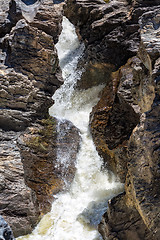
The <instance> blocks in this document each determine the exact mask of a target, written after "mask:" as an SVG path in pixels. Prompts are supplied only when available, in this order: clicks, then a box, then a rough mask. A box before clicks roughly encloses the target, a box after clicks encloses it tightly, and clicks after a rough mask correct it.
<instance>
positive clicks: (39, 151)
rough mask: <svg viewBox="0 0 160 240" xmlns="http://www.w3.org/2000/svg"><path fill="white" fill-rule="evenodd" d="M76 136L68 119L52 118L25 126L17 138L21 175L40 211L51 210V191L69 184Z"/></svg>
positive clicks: (76, 149)
mask: <svg viewBox="0 0 160 240" xmlns="http://www.w3.org/2000/svg"><path fill="white" fill-rule="evenodd" d="M80 139H81V138H80V135H79V131H78V130H77V128H76V127H75V126H74V125H73V124H72V123H71V122H69V121H62V122H61V121H60V122H59V121H58V120H57V119H55V118H52V117H50V118H48V119H44V120H42V121H40V123H38V124H34V125H33V126H31V127H29V128H27V129H26V131H25V132H24V133H23V134H22V135H21V136H20V137H19V139H18V146H19V148H20V154H21V157H22V162H23V166H24V178H25V181H26V184H27V186H29V187H30V188H31V189H32V190H33V191H34V192H35V194H36V196H37V201H38V204H39V208H40V212H41V213H42V214H44V213H46V212H48V211H49V210H50V209H51V204H52V202H53V199H54V197H53V194H56V193H58V192H59V191H63V190H65V189H67V188H68V187H69V186H70V184H71V182H72V180H73V178H74V173H75V170H76V156H77V152H78V150H79V146H80Z"/></svg>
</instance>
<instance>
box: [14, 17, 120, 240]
mask: <svg viewBox="0 0 160 240" xmlns="http://www.w3.org/2000/svg"><path fill="white" fill-rule="evenodd" d="M56 48H57V51H58V56H59V61H60V67H61V69H62V74H63V78H64V80H65V81H64V84H63V85H62V86H61V87H60V88H59V89H58V90H57V91H56V93H55V94H54V96H53V99H54V102H55V103H54V105H53V106H52V107H51V108H50V111H49V113H50V115H52V116H55V117H57V118H58V119H60V120H62V121H63V119H67V120H69V121H71V122H72V123H73V124H74V125H75V126H76V127H77V128H78V129H79V130H80V134H81V137H82V142H81V147H80V150H79V152H78V154H77V171H76V174H75V178H74V181H73V183H72V185H71V187H70V189H69V190H68V191H67V192H63V193H60V194H58V195H56V196H55V198H56V200H55V201H54V202H53V204H52V210H51V212H50V213H48V214H46V215H45V216H44V217H43V218H42V220H41V221H40V223H39V224H38V226H37V227H36V228H35V230H34V231H33V232H32V234H30V235H28V236H24V237H19V238H18V240H22V239H23V240H26V239H29V240H100V239H102V238H101V236H100V234H99V233H98V231H97V225H98V223H99V222H100V220H101V217H102V215H103V213H104V212H105V211H106V209H107V200H108V199H110V198H111V197H112V196H114V195H117V194H118V193H119V192H121V191H122V190H123V185H122V184H121V183H119V182H117V181H116V180H115V177H114V176H113V175H112V176H110V177H109V174H108V172H107V170H102V160H101V158H100V157H99V155H98V153H97V151H96V148H95V146H94V144H93V140H92V138H91V135H90V132H89V128H88V122H89V114H90V112H91V110H92V107H93V106H94V105H95V104H96V103H97V101H98V99H99V98H98V94H99V92H100V91H101V90H102V88H103V87H104V86H102V85H101V86H98V87H93V88H91V89H88V90H83V91H82V90H81V91H78V90H76V89H75V85H76V82H77V80H78V79H79V78H80V76H81V74H82V71H83V70H81V71H80V70H77V64H78V61H79V59H80V58H81V57H82V56H83V51H84V45H83V44H81V43H80V42H79V40H78V37H77V35H76V33H75V29H74V26H73V25H72V24H71V23H70V22H69V21H68V20H67V19H66V18H65V17H64V19H63V31H62V33H61V35H60V38H59V42H58V43H57V45H56ZM57 155H58V158H59V161H63V162H64V161H66V159H65V156H64V155H63V154H61V153H58V154H57ZM62 158H63V159H62ZM67 158H68V156H67ZM67 161H68V160H67Z"/></svg>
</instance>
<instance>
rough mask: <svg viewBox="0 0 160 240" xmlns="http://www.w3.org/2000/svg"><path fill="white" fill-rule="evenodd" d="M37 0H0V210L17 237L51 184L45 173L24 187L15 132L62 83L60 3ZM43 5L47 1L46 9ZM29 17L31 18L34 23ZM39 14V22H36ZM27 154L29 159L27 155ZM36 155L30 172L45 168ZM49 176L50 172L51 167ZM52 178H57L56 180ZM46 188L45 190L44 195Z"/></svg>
mask: <svg viewBox="0 0 160 240" xmlns="http://www.w3.org/2000/svg"><path fill="white" fill-rule="evenodd" d="M36 2H37V3H36ZM38 2H39V1H32V3H33V4H34V5H33V4H31V5H28V4H27V1H24V0H23V1H20V0H19V1H17V0H11V1H2V0H1V1H0V15H1V16H0V38H1V39H0V48H1V49H0V128H1V130H0V140H1V143H0V148H1V150H0V152H1V154H0V165H1V170H0V191H1V194H0V206H1V207H0V214H1V215H2V216H3V217H4V218H5V219H6V220H7V222H9V224H10V226H11V227H12V229H13V232H14V234H15V236H16V237H17V236H20V235H25V234H28V233H30V232H31V231H32V230H33V228H34V227H35V225H36V224H37V223H38V221H39V219H40V215H41V213H42V212H43V213H44V212H46V211H47V210H49V209H50V204H51V202H50V200H53V198H51V192H53V191H52V190H53V189H52V186H51V192H50V193H49V184H51V182H53V181H50V180H49V178H48V179H47V178H46V179H45V180H46V182H47V180H48V182H47V183H46V182H44V186H42V182H41V185H40V186H39V188H41V187H42V191H40V190H39V189H38V187H37V189H36V187H35V186H36V184H35V183H34V181H33V184H32V185H33V190H32V189H31V188H30V187H29V186H27V184H28V185H29V183H28V181H27V180H28V178H27V177H26V172H27V168H26V170H25V168H24V167H25V163H24V164H22V157H21V155H20V149H19V147H18V146H17V142H20V137H19V136H20V135H23V134H24V132H22V131H24V130H25V129H26V128H27V127H28V126H30V125H32V124H33V122H35V121H37V120H38V119H42V118H47V117H48V109H49V107H50V106H51V105H52V104H53V100H52V98H51V97H52V95H53V93H54V92H55V90H56V89H57V88H58V87H59V86H60V85H61V84H62V77H61V71H60V68H59V63H58V57H57V52H56V49H55V46H54V42H56V41H57V38H58V35H59V33H60V31H61V21H62V5H61V6H60V5H59V6H57V7H55V8H54V4H53V3H52V7H51V1H46V2H47V3H46V2H44V3H43V2H41V3H42V5H43V6H42V5H41V6H40V5H39V3H40V2H39V3H38ZM30 3H31V1H30ZM37 4H38V5H37ZM47 4H50V6H49V8H50V11H49V8H48V7H47ZM38 8H39V13H40V14H39V15H38V16H37V18H36V17H35V16H34V14H36V12H37V14H38ZM28 9H30V10H31V11H28ZM27 11H28V12H27ZM28 13H29V14H30V16H29V18H28V15H27V14H28ZM51 13H52V14H51ZM56 15H57V16H56ZM24 17H25V18H26V20H25V19H24ZM30 17H32V18H33V17H35V22H34V26H33V25H32V23H31V22H30V20H31V18H30ZM50 17H52V19H50ZM40 18H41V20H40ZM44 18H46V19H48V20H49V19H50V24H49V22H47V24H46V25H45V24H44V25H45V28H43V27H42V25H43V23H44V22H45V21H44V20H45V19H44ZM38 19H39V25H38V23H37V22H36V21H38ZM32 20H33V19H32ZM42 22H43V23H42ZM47 25H48V28H47ZM51 26H53V29H52V31H51ZM54 31H55V32H54ZM6 33H7V34H6ZM49 34H51V35H49ZM53 38H54V39H53ZM35 128H36V127H35ZM42 128H43V126H41V125H40V129H42ZM2 129H3V130H5V131H3V130H2ZM10 130H14V131H16V132H11V131H10ZM18 131H21V132H18ZM27 131H29V130H27ZM27 131H26V134H27ZM37 131H38V130H37ZM42 132H43V131H42ZM41 134H42V133H41ZM44 134H45V133H44ZM19 145H20V144H19ZM28 148H29V147H28ZM42 148H43V146H42ZM43 150H44V149H43ZM49 150H51V147H50V149H49ZM45 153H46V152H45ZM49 154H50V153H49V152H48V155H49ZM54 154H55V155H54ZM39 155H40V154H39ZM42 155H43V154H42ZM46 155H47V153H46ZM53 155H54V158H56V151H52V157H53ZM39 157H40V156H39ZM28 159H31V157H30V156H29V154H28ZM28 159H27V160H28ZM27 160H26V161H27ZM36 160H37V163H36V164H35V168H34V169H32V170H33V171H32V173H34V171H35V174H36V173H37V172H38V171H39V170H41V167H43V168H45V167H46V166H45V163H46V162H44V163H43V164H42V161H41V158H40V159H38V158H37V159H36ZM38 161H39V163H38ZM50 162H51V160H50ZM33 165H34V163H33ZM33 165H32V164H31V167H32V166H33ZM46 165H47V163H46ZM46 169H47V168H46ZM52 170H53V168H52ZM46 171H47V170H46ZM46 175H47V172H46V173H45V174H44V176H46ZM29 176H30V175H29ZM33 176H35V175H34V174H33ZM48 176H51V170H50V172H49V173H48ZM33 180H34V179H33ZM41 180H42V179H41ZM52 180H53V179H52ZM35 181H36V180H35ZM57 181H58V183H59V182H60V180H59V179H58V180H57ZM70 181H71V174H70ZM58 183H57V184H58ZM47 184H48V185H47ZM30 185H31V184H30ZM37 186H38V185H37ZM46 186H48V188H47V187H46ZM44 189H45V190H46V192H45V191H44ZM47 191H48V192H47ZM45 193H47V194H48V195H47V196H44V194H45ZM40 194H42V196H40ZM42 202H43V204H42ZM45 203H46V207H45ZM41 210H43V211H42V212H41Z"/></svg>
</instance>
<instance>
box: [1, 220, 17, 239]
mask: <svg viewBox="0 0 160 240" xmlns="http://www.w3.org/2000/svg"><path fill="white" fill-rule="evenodd" d="M0 239H2V240H15V238H14V236H13V233H12V230H11V228H10V227H9V226H8V224H7V223H6V221H5V220H4V218H2V217H1V216H0Z"/></svg>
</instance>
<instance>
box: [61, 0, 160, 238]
mask: <svg viewBox="0 0 160 240" xmlns="http://www.w3.org/2000/svg"><path fill="white" fill-rule="evenodd" d="M159 4H160V1H107V3H105V2H104V1H89V0H85V1H80V0H76V1H73V0H68V1H67V4H66V6H65V9H64V13H65V15H66V16H67V17H68V18H69V19H70V20H71V22H73V23H74V24H75V25H76V27H77V32H78V34H79V37H80V39H82V40H83V41H84V42H85V45H86V52H85V57H86V58H85V60H86V61H88V65H87V64H86V65H85V66H87V67H86V69H89V70H87V71H86V72H85V71H84V73H83V76H82V82H81V81H80V83H79V86H78V87H79V88H87V87H90V86H92V84H93V85H96V84H99V83H106V87H105V88H104V90H103V92H102V94H101V98H100V101H99V102H98V104H97V105H96V106H95V107H94V108H93V110H92V113H91V115H90V129H91V132H92V135H93V139H94V142H95V145H96V148H97V150H98V152H99V154H100V155H101V156H102V157H103V159H104V164H105V165H106V166H107V167H108V168H109V169H111V170H112V171H113V172H114V173H115V174H116V175H117V176H118V177H119V178H120V179H121V181H123V182H125V193H124V194H122V195H119V196H117V197H115V198H114V199H113V200H111V201H110V203H109V209H108V212H107V213H106V214H105V215H104V217H103V219H102V222H101V224H100V225H99V231H100V232H101V233H102V236H103V238H104V239H108V238H109V239H123V240H128V239H134V240H135V239H137V240H138V239H146V240H147V239H153V240H155V239H159V238H160V234H159V229H160V226H159V222H160V221H159V213H158V212H159V199H160V195H159V189H158V185H157V183H158V182H159V176H160V175H159V170H158V169H159V160H158V158H159V157H158V156H159V140H158V138H159V117H158V116H159V114H158V112H159V72H160V71H159V69H160V60H159V59H160V53H159V49H160V47H159V43H160V41H159V36H160V17H159V16H160V8H159ZM71 9H72V11H71ZM77 12H78V14H77ZM107 64H108V66H107ZM97 65H98V66H99V67H98V68H97V69H96V68H95V67H94V66H97ZM102 66H105V67H106V69H105V74H104V75H103V73H104V71H103V70H102V72H100V71H99V69H100V68H101V67H102ZM111 66H112V69H111ZM119 67H120V68H119ZM107 68H108V71H107ZM118 68H119V69H118ZM116 70H117V71H116Z"/></svg>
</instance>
